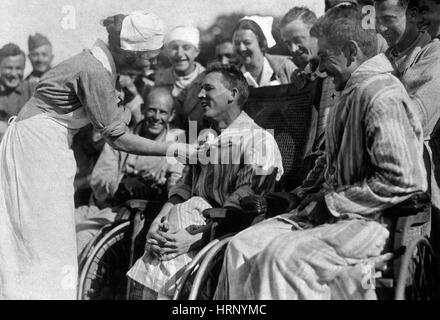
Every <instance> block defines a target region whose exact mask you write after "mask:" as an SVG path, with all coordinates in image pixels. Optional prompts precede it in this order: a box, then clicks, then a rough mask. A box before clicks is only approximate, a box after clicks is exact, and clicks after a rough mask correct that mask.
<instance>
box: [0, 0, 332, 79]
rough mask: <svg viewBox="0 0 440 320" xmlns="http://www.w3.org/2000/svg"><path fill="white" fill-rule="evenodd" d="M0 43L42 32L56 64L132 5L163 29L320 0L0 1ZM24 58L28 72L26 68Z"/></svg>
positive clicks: (319, 6) (318, 6) (319, 9)
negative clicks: (107, 19) (159, 21)
mask: <svg viewBox="0 0 440 320" xmlns="http://www.w3.org/2000/svg"><path fill="white" fill-rule="evenodd" d="M1 1H2V10H0V46H3V45H4V44H6V43H8V42H14V43H16V44H18V45H19V46H20V47H21V48H22V50H23V51H25V52H27V37H28V35H29V34H34V33H35V32H40V33H42V34H44V35H46V36H47V37H48V38H49V40H50V41H51V42H52V44H53V50H54V54H55V59H54V64H56V63H58V62H60V61H62V60H65V59H67V58H68V57H70V56H72V55H74V54H76V53H78V52H80V51H81V50H83V49H84V48H88V47H90V46H92V45H93V43H94V42H95V40H96V39H97V38H103V39H105V38H106V32H105V29H104V27H102V26H101V25H100V21H101V20H102V19H104V18H105V17H107V16H110V15H113V14H117V13H129V12H131V11H135V10H142V11H147V12H152V13H155V14H157V15H158V16H159V17H161V18H162V19H163V20H164V22H165V25H166V28H167V30H169V29H171V28H173V27H174V26H177V25H193V26H197V27H199V28H202V29H204V28H207V27H209V26H210V25H211V24H212V22H213V21H214V20H215V18H216V17H217V16H218V15H220V14H228V13H233V12H243V13H245V14H261V15H273V16H282V15H283V14H285V13H286V12H287V11H288V10H289V9H290V8H291V7H293V6H300V5H305V6H308V7H309V8H310V9H312V10H313V11H315V12H316V13H317V14H318V15H320V14H322V13H323V12H324V0H180V1H177V0H1ZM30 69H31V66H30V62H29V61H28V62H27V64H26V72H25V73H28V72H30Z"/></svg>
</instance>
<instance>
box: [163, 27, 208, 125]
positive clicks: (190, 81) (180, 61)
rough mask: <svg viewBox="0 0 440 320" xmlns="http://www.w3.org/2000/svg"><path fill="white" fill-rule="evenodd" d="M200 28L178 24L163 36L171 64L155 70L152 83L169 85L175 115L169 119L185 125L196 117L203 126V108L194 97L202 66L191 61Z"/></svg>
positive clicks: (197, 88) (198, 40) (193, 59)
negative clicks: (173, 101)
mask: <svg viewBox="0 0 440 320" xmlns="http://www.w3.org/2000/svg"><path fill="white" fill-rule="evenodd" d="M199 42H200V32H199V30H198V29H197V28H194V27H190V26H178V27H176V28H174V29H173V30H171V31H170V32H169V33H168V34H167V36H166V37H165V43H164V49H165V53H166V55H167V57H168V59H169V60H170V62H171V65H172V66H171V67H170V68H168V69H165V70H159V71H158V72H157V74H156V80H155V85H156V86H172V88H173V90H172V94H173V97H174V98H175V100H176V117H175V118H174V121H173V123H174V124H175V125H176V126H178V127H180V128H185V129H188V128H187V127H186V122H187V121H197V124H198V127H199V129H200V127H202V126H203V119H202V118H203V111H202V110H201V108H200V104H199V100H198V98H197V94H198V90H199V89H200V83H201V81H202V78H203V74H202V73H203V71H204V70H205V68H204V67H203V66H202V65H201V64H200V63H198V62H197V61H195V59H196V58H197V57H198V55H199V53H200V49H199Z"/></svg>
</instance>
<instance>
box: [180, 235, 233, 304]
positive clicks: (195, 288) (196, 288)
mask: <svg viewBox="0 0 440 320" xmlns="http://www.w3.org/2000/svg"><path fill="white" fill-rule="evenodd" d="M231 239H232V236H230V235H227V236H225V237H224V238H223V239H222V240H220V241H219V242H218V243H216V244H215V245H214V246H213V247H212V248H210V250H209V251H208V252H207V253H206V255H205V257H204V259H203V261H202V263H201V264H200V267H199V269H198V270H197V273H196V275H195V278H194V283H193V285H192V288H191V291H190V293H189V297H188V300H212V299H213V297H214V294H215V289H216V288H217V282H218V278H219V275H220V272H221V268H222V265H223V258H224V253H225V250H226V247H227V245H228V244H229V241H230V240H231Z"/></svg>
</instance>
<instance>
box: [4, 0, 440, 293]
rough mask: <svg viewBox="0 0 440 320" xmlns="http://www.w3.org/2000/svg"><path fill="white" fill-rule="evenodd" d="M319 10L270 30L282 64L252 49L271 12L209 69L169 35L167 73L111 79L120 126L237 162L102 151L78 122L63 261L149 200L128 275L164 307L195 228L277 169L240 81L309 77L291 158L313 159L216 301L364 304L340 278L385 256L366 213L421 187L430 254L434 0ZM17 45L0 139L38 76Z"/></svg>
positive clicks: (47, 60)
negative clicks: (303, 137) (127, 122)
mask: <svg viewBox="0 0 440 320" xmlns="http://www.w3.org/2000/svg"><path fill="white" fill-rule="evenodd" d="M325 4H326V13H325V14H324V15H323V16H322V17H317V16H316V14H315V13H314V12H313V11H311V10H310V9H308V8H307V7H293V8H292V9H290V10H288V11H287V12H286V14H285V15H284V17H283V19H282V20H281V23H280V25H279V26H278V27H279V29H280V34H281V38H282V40H283V42H284V44H285V45H286V47H287V48H288V50H289V52H290V54H291V56H290V57H286V56H280V55H273V54H269V53H268V50H269V49H270V48H272V47H273V46H274V45H275V40H274V38H273V36H272V34H271V32H272V23H273V18H272V17H261V16H248V17H244V18H243V19H242V20H240V22H238V24H237V26H236V28H235V29H234V32H233V34H232V35H223V36H224V38H222V39H221V40H220V41H219V42H218V43H217V46H216V53H215V54H216V56H215V57H213V60H216V61H215V63H214V61H213V63H210V64H209V65H207V66H202V65H201V64H200V63H198V62H197V61H196V60H197V57H198V55H199V53H200V33H199V30H198V29H197V28H194V27H191V26H179V27H176V28H174V29H172V30H171V31H170V32H169V34H168V35H167V36H166V37H165V44H164V49H163V50H164V54H165V55H166V56H167V57H168V58H169V62H170V65H171V66H170V67H169V68H163V67H162V68H157V67H155V66H151V67H147V68H145V70H143V72H142V73H141V74H137V75H123V76H120V78H119V84H120V87H121V96H122V97H123V103H124V105H125V107H126V108H128V109H130V110H131V111H132V126H131V130H132V131H133V132H134V133H136V134H138V135H140V136H143V137H146V138H149V139H153V140H157V141H177V140H179V139H180V137H181V136H184V135H185V131H188V125H189V123H190V122H192V123H197V127H198V129H202V128H212V129H214V130H215V131H216V132H218V133H219V136H218V137H216V138H215V139H214V141H215V142H216V143H217V142H218V143H219V144H220V145H222V146H223V145H224V144H222V142H224V141H230V142H231V143H230V145H229V147H230V148H231V149H234V148H236V149H237V150H239V151H238V154H241V156H242V157H247V156H249V157H251V158H252V161H251V163H249V164H248V163H246V165H235V164H228V165H227V166H224V165H221V164H194V165H188V166H186V167H184V166H183V165H182V164H180V163H178V162H177V161H170V160H169V159H168V160H166V159H164V158H160V157H146V156H134V155H130V154H126V153H123V152H119V151H116V150H114V149H112V148H111V147H110V146H109V145H104V143H103V142H102V139H101V137H100V136H99V134H98V133H97V132H94V130H93V128H91V127H88V128H85V129H83V130H82V131H81V132H80V133H78V135H77V137H79V138H77V139H76V141H74V143H73V146H72V148H73V149H74V151H75V153H76V154H75V155H76V159H77V163H78V179H77V183H76V188H77V192H78V194H79V193H81V191H82V190H89V192H85V193H84V195H82V196H78V199H76V200H77V207H78V209H77V234H78V255H81V254H82V253H83V250H84V248H85V247H86V246H87V244H88V243H89V241H90V240H91V239H92V238H93V236H94V235H95V234H96V233H97V232H98V231H99V229H100V228H101V227H102V226H103V225H104V224H107V223H111V222H113V221H115V219H116V218H117V213H118V209H119V208H120V205H121V204H122V203H124V201H126V200H128V199H132V198H143V199H153V200H155V201H156V200H157V201H162V202H163V203H164V205H163V207H162V210H161V211H160V212H159V214H158V216H157V217H156V218H155V220H154V222H153V224H152V225H151V227H150V230H149V232H148V235H147V245H146V248H145V253H144V255H143V256H142V257H141V258H140V259H139V260H138V261H137V262H136V264H135V265H134V266H133V268H132V269H131V270H130V271H129V273H128V276H129V277H130V278H132V279H133V280H135V281H136V282H137V283H139V284H142V285H143V286H144V287H145V289H144V298H146V299H157V298H170V297H171V296H172V295H173V294H174V290H175V285H176V283H178V280H179V279H178V278H179V274H180V273H179V270H181V269H182V268H184V267H185V266H186V265H187V264H188V263H189V262H190V261H191V259H192V258H193V257H194V256H195V254H196V253H197V252H198V250H200V248H201V247H202V246H203V245H205V244H206V243H207V240H208V239H209V237H208V238H207V236H206V233H207V227H206V226H207V221H209V220H210V219H213V218H217V217H219V216H222V217H227V215H228V214H230V212H231V210H232V211H233V210H239V209H242V204H241V202H240V201H241V200H242V199H244V198H246V197H248V196H253V195H260V196H262V195H266V194H268V193H269V192H271V191H273V190H274V186H275V184H276V182H277V181H279V180H280V177H281V176H282V174H283V165H282V161H281V154H280V151H279V149H278V147H277V143H276V141H275V140H274V139H273V137H272V136H271V135H267V134H266V132H265V131H263V130H262V128H260V127H259V126H258V125H257V124H256V123H255V122H254V121H253V120H252V119H251V118H250V117H249V116H248V115H247V114H246V112H245V111H243V109H244V105H245V102H246V100H247V98H248V96H249V87H255V88H258V87H266V86H278V85H283V84H291V85H292V86H295V87H296V88H297V89H298V90H301V89H302V88H304V87H306V86H307V85H308V84H309V83H311V82H319V83H320V85H319V86H318V87H319V88H320V90H319V91H317V93H316V94H319V95H321V97H320V105H319V108H317V110H315V112H316V119H317V121H316V123H314V128H313V129H312V130H311V132H312V139H311V143H310V144H309V145H308V147H307V150H306V154H305V158H307V157H311V158H312V159H313V161H312V163H313V165H312V167H311V168H310V172H309V173H308V175H307V177H306V179H305V180H304V181H303V183H302V184H301V185H300V186H299V187H298V188H296V189H295V190H287V191H289V195H290V198H291V201H292V203H294V205H293V206H292V207H291V208H290V209H292V211H290V212H289V213H285V214H282V215H279V216H276V217H274V218H271V219H268V220H266V221H264V222H260V223H258V224H255V225H253V226H249V228H247V229H246V230H244V231H242V232H240V233H238V234H237V235H236V236H235V237H234V238H233V240H232V241H231V243H230V244H229V246H228V248H227V250H226V255H225V259H224V262H223V268H222V272H221V275H220V279H219V285H218V287H217V291H216V298H218V299H244V298H245V299H330V298H333V299H334V298H374V297H375V296H374V292H372V291H371V290H369V289H365V288H362V286H360V285H359V284H358V282H359V281H360V279H358V278H359V277H357V278H356V274H357V272H358V269H357V268H359V266H361V265H362V264H365V262H366V261H368V262H373V264H372V265H373V267H374V265H375V264H378V263H379V262H381V261H382V260H384V259H387V258H388V256H387V255H382V253H383V252H382V251H383V249H384V246H385V242H386V241H387V238H388V237H389V231H388V230H387V229H386V228H385V227H384V226H383V225H382V224H381V223H380V222H381V215H382V213H383V212H384V210H386V209H388V208H390V207H392V206H394V205H397V204H399V203H401V202H403V201H405V200H406V199H408V198H410V197H411V196H413V195H414V194H417V193H420V192H426V191H427V190H430V193H431V198H432V204H433V215H432V225H433V227H432V230H433V231H432V235H431V239H432V243H433V245H434V247H435V249H438V246H439V245H440V235H439V234H438V231H440V229H439V228H438V224H439V221H438V220H439V218H440V212H439V210H440V189H439V186H438V181H440V176H439V174H438V169H437V166H438V163H439V161H440V142H439V141H440V140H439V137H440V135H439V132H438V131H439V123H440V122H439V119H440V108H439V101H440V80H438V79H437V78H436V75H438V74H440V40H439V36H440V1H439V0H419V1H416V0H375V1H356V0H352V1H325ZM366 4H369V5H374V8H375V23H376V29H375V30H374V29H368V28H366V27H365V25H363V21H364V19H363V18H364V16H363V14H365V12H363V11H362V10H361V8H362V6H363V5H366ZM28 45H29V48H28V49H29V54H28V57H29V59H30V61H31V63H32V67H33V71H32V72H31V74H30V75H28V76H27V77H26V78H25V79H23V78H24V76H23V72H24V68H25V61H26V55H25V53H24V52H23V51H22V50H21V49H20V48H19V47H18V46H17V45H15V44H12V43H10V44H6V45H5V46H3V47H2V48H1V49H0V139H1V134H2V130H5V129H6V128H7V119H8V118H9V117H11V116H14V115H17V114H18V112H19V111H20V109H21V107H22V106H23V105H24V104H25V102H26V101H27V100H28V99H29V98H30V97H31V95H32V94H33V91H34V90H35V87H36V84H37V83H38V81H39V79H40V78H41V77H44V73H45V72H47V71H48V70H49V69H50V68H51V63H52V60H53V53H52V46H51V43H50V42H49V40H48V39H47V38H46V37H44V36H43V35H41V34H38V33H37V34H35V35H33V36H29V42H28ZM231 65H234V67H231ZM262 132H263V133H262ZM238 137H240V138H241V139H239V138H238ZM212 140H213V138H212V137H211V136H209V134H208V135H206V136H203V137H202V138H200V137H199V141H198V142H199V144H200V145H203V146H204V147H206V148H208V149H209V148H210V147H211V146H212V145H213V142H212ZM250 140H253V141H255V140H259V141H263V143H261V144H259V145H264V146H265V149H269V150H271V152H269V154H268V153H267V150H266V151H263V150H255V148H254V144H252V145H251V144H250V143H249V141H250ZM257 145H258V144H257ZM424 148H426V150H427V151H428V153H429V156H430V160H431V165H430V172H426V168H425V164H424V160H423V150H424ZM210 151H212V150H211V149H210ZM231 154H234V152H232V153H231ZM261 168H264V169H265V172H266V173H265V174H261V170H260V169H261ZM268 168H269V169H268ZM257 169H258V170H257ZM267 172H270V173H271V174H268V173H267ZM428 176H431V178H430V179H428ZM428 181H430V182H431V183H430V185H429V186H428ZM182 217H185V218H182ZM191 226H193V227H194V226H197V227H194V228H193V229H192V230H190V229H189V228H190V227H191ZM436 230H437V231H436ZM373 291H374V290H373Z"/></svg>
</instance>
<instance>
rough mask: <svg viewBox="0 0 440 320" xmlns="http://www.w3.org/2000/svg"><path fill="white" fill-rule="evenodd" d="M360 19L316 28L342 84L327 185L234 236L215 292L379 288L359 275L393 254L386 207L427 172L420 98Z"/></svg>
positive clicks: (324, 65)
mask: <svg viewBox="0 0 440 320" xmlns="http://www.w3.org/2000/svg"><path fill="white" fill-rule="evenodd" d="M361 21H362V16H361V14H360V13H359V12H357V11H356V9H354V8H343V7H341V8H335V9H332V10H330V11H329V12H328V13H327V14H326V15H325V16H324V17H322V18H320V19H319V20H318V22H317V24H316V25H315V26H314V27H313V28H312V33H313V34H314V35H315V36H316V37H317V38H318V46H319V55H320V71H325V72H327V74H328V75H329V76H331V77H332V78H334V83H335V87H336V89H337V90H338V91H340V92H341V96H340V99H339V101H338V103H337V104H336V105H335V107H334V108H333V109H332V111H331V113H330V115H329V122H328V124H327V132H326V155H325V158H324V159H323V161H324V163H325V166H324V168H325V181H324V184H323V185H322V188H321V189H320V190H319V191H318V192H315V193H312V194H309V195H308V196H306V197H305V198H304V199H299V198H298V196H297V195H296V196H293V195H289V197H290V198H288V199H287V202H288V203H289V204H290V208H289V209H294V208H296V209H294V210H292V211H291V212H289V213H287V214H284V215H280V216H276V217H274V218H272V219H269V220H267V221H265V222H262V223H260V224H257V225H255V226H253V227H251V228H249V229H247V230H245V231H243V232H241V233H239V234H238V235H236V236H235V237H233V238H232V240H231V242H230V243H229V245H228V247H227V250H226V254H225V260H224V262H223V269H222V273H221V275H220V279H219V285H218V287H217V292H216V298H217V299H330V298H332V299H338V298H339V299H341V298H350V299H356V298H363V299H365V298H375V297H376V296H375V291H374V290H372V289H374V288H373V287H372V286H370V285H368V281H367V282H364V281H363V280H364V279H365V277H363V276H362V275H363V273H364V271H365V270H366V269H368V270H370V269H371V270H374V268H375V267H377V266H380V265H383V264H384V263H385V261H386V260H388V259H389V258H390V255H388V254H386V255H381V253H382V252H383V250H384V248H385V245H386V242H387V239H388V237H389V235H390V231H389V230H387V228H386V226H385V225H384V224H383V223H384V222H385V221H384V220H385V219H384V218H383V217H385V216H384V212H385V210H386V209H389V208H392V207H394V206H396V205H398V204H402V203H403V202H405V201H406V200H408V199H410V198H411V199H412V197H414V196H415V195H417V194H419V193H423V192H425V191H426V190H427V181H426V170H425V166H424V163H423V133H422V129H421V124H420V121H419V119H418V118H417V116H416V114H415V111H414V109H413V108H414V107H413V103H412V101H411V99H410V98H409V96H408V94H407V92H406V90H405V88H404V87H403V85H402V84H401V83H400V82H399V81H398V80H397V78H395V77H394V76H392V75H391V72H392V71H393V68H392V66H391V64H390V63H389V61H388V60H387V59H386V58H385V56H384V55H378V56H376V57H374V58H373V56H374V55H375V54H376V49H377V48H376V47H375V43H376V41H375V37H376V34H375V32H374V31H372V30H367V29H364V28H362V25H361ZM403 137H404V138H403ZM318 161H320V159H318ZM321 162H322V161H321ZM321 167H322V166H321ZM419 198H420V197H419ZM421 198H423V196H421ZM273 199H275V200H273ZM273 199H272V200H273V201H272V202H273V203H275V204H278V205H279V203H280V200H279V198H276V197H275V198H273ZM254 200H255V199H254ZM246 201H248V202H252V199H249V198H248V199H244V202H246ZM267 201H268V202H270V201H271V197H268V198H267ZM242 202H243V201H242ZM267 205H268V206H269V207H270V206H271V205H270V203H267ZM272 208H273V206H272ZM268 212H269V213H272V214H273V213H275V212H273V211H272V212H271V211H270V209H268ZM284 212H286V211H284ZM402 212H403V214H404V213H405V212H404V210H403V209H402ZM278 213H281V212H278ZM400 214H402V213H400ZM425 222H426V221H425ZM419 223H423V221H421V222H419ZM397 229H398V228H397ZM372 274H373V275H374V272H372Z"/></svg>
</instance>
